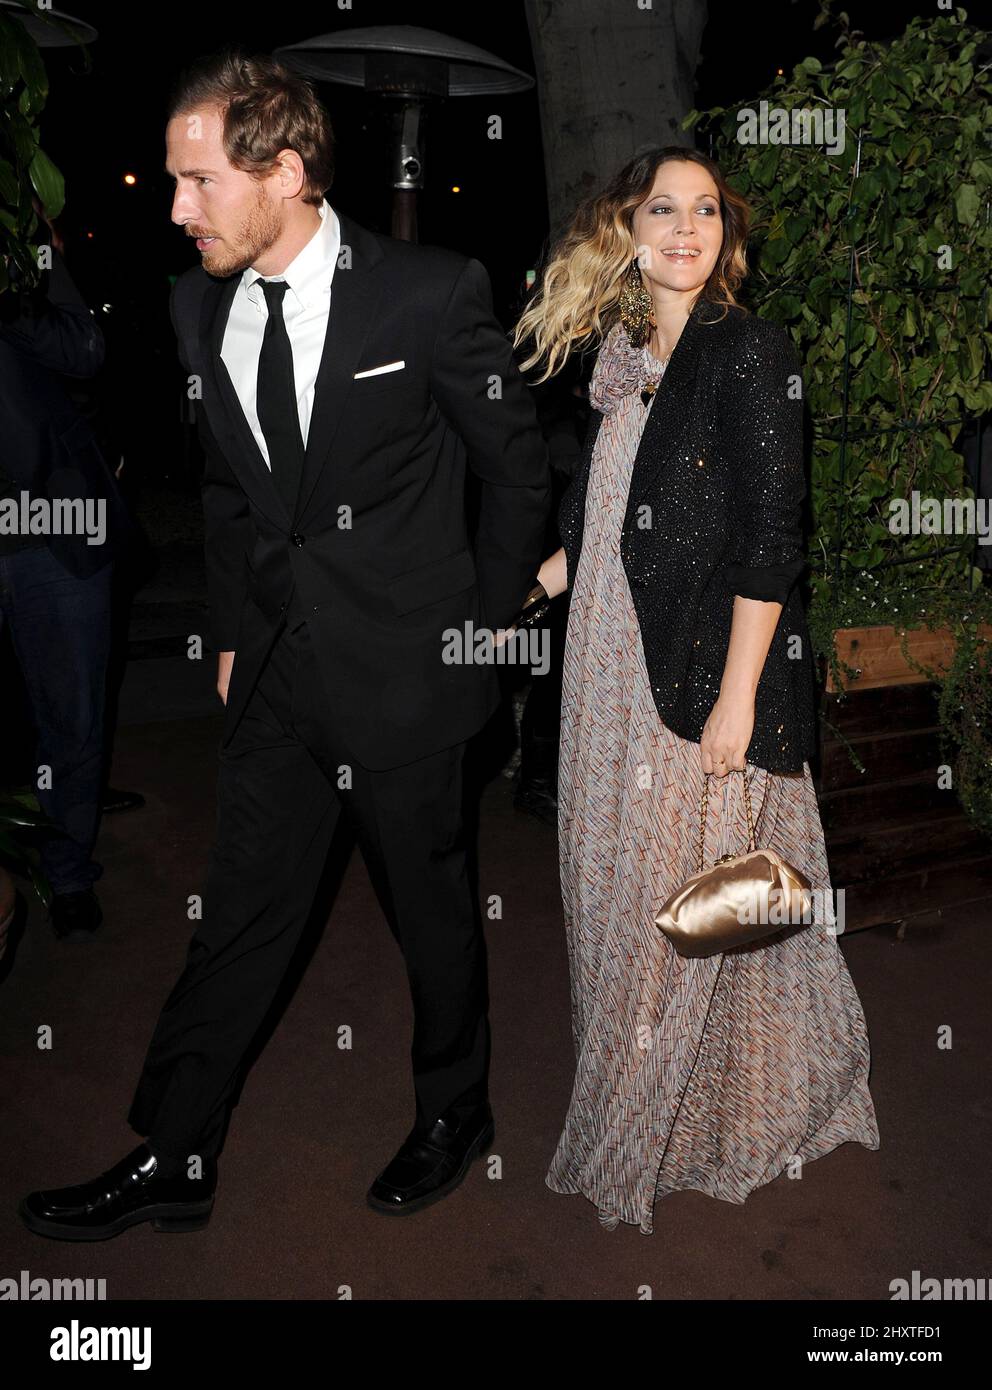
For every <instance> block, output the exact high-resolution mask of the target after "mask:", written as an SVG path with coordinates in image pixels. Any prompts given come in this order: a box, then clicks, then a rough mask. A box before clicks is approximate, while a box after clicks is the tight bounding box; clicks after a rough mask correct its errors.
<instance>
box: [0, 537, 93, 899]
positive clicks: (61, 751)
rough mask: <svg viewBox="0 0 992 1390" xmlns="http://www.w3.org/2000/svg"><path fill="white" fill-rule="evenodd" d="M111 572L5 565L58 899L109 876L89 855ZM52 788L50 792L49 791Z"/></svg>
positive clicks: (10, 561) (2, 578) (9, 616)
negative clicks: (79, 573)
mask: <svg viewBox="0 0 992 1390" xmlns="http://www.w3.org/2000/svg"><path fill="white" fill-rule="evenodd" d="M112 572H113V564H112V563H108V564H106V565H104V567H103V568H102V569H100V570H98V571H97V572H96V574H94V575H91V576H90V577H89V578H88V579H78V578H77V577H76V576H75V575H74V574H71V573H70V572H69V570H67V569H66V568H65V567H64V566H63V565H61V564H60V563H59V561H58V560H56V559H55V557H54V556H53V555H52V553H51V551H50V550H49V548H48V546H47V545H46V546H38V547H32V548H31V549H28V550H19V551H15V552H14V553H13V554H12V555H0V625H2V624H3V623H4V622H6V623H9V625H10V635H11V639H12V641H13V646H14V653H15V655H16V657H17V661H18V665H19V666H20V668H21V674H22V676H23V678H24V684H25V687H26V689H27V694H28V700H29V703H30V706H31V712H32V717H33V719H34V725H35V730H36V733H37V744H36V750H35V764H36V765H37V766H38V767H39V768H42V767H50V768H51V775H50V777H49V776H47V774H46V775H45V776H43V777H41V779H40V780H41V782H42V785H41V786H38V785H37V781H38V776H37V774H36V787H35V789H36V791H37V795H38V800H39V802H40V803H41V808H42V810H43V811H44V812H45V814H46V815H47V816H49V817H50V818H51V820H53V821H54V822H55V824H56V825H57V826H58V827H59V829H60V831H61V832H62V833H61V834H58V835H56V834H52V835H50V836H48V837H47V838H46V839H45V841H44V844H43V846H42V849H41V863H42V868H43V869H44V871H45V874H46V875H47V877H48V880H49V882H50V883H51V885H52V889H53V891H54V892H56V893H74V892H80V891H83V890H85V889H87V888H89V887H91V885H92V884H93V882H94V881H95V880H96V879H98V878H99V877H100V875H101V874H102V872H103V869H102V868H101V866H100V865H99V864H97V863H94V861H93V858H92V854H93V846H94V844H95V843H96V834H97V828H98V826H99V822H100V799H101V791H102V787H101V783H102V773H103V746H104V730H103V720H104V698H105V686H106V677H107V661H108V658H109V654H110V584H111V575H112ZM47 782H50V783H51V785H50V787H49V786H47V785H45V784H46V783H47Z"/></svg>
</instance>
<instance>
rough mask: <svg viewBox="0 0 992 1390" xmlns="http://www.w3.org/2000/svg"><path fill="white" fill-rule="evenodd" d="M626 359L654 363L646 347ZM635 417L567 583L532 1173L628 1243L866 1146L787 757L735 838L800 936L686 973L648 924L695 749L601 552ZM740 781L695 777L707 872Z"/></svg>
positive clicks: (864, 1094)
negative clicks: (778, 891)
mask: <svg viewBox="0 0 992 1390" xmlns="http://www.w3.org/2000/svg"><path fill="white" fill-rule="evenodd" d="M605 351H606V345H604V348H603V349H602V350H601V352H600V359H599V361H598V362H597V367H596V371H598V370H599V369H600V367H601V365H602V363H603V360H604V352H605ZM644 363H645V374H646V375H649V376H653V377H655V378H657V377H658V376H659V375H660V373H661V372H662V371H663V370H664V368H663V366H662V364H661V363H660V362H658V361H657V360H656V359H655V358H653V357H651V356H650V354H649V353H648V352H647V349H645V350H644ZM595 386H596V372H594V376H593V383H592V387H593V391H595ZM594 399H595V396H594ZM646 415H647V411H646V409H645V407H644V405H643V403H642V401H641V398H640V395H639V393H638V392H636V391H635V392H634V393H633V394H632V395H628V396H625V397H624V399H623V400H622V401H621V402H620V403H619V404H618V405H617V406H616V408H615V409H614V410H612V411H611V412H610V413H608V414H604V418H603V421H602V424H601V426H600V430H599V435H598V438H597V441H596V447H595V452H594V455H593V459H592V462H591V467H590V474H589V482H588V493H587V500H586V508H585V523H584V531H583V543H582V552H581V556H580V559H579V562H578V565H577V570H576V574H575V576H574V579H573V583H572V597H571V607H570V611H569V618H568V633H567V638H566V651H565V663H564V676H563V691H562V733H561V761H560V773H559V789H558V797H559V846H560V848H559V853H560V867H561V887H562V898H563V905H564V913H565V926H566V934H567V943H568V957H569V970H570V982H571V1005H572V1032H573V1039H574V1043H575V1053H576V1073H575V1081H574V1086H573V1090H572V1096H571V1101H570V1103H569V1107H568V1112H567V1114H566V1116H565V1121H564V1128H563V1131H562V1134H561V1137H560V1139H559V1141H558V1146H557V1149H556V1151H555V1154H554V1157H553V1159H552V1161H551V1165H550V1169H549V1171H548V1173H547V1176H546V1178H545V1182H546V1184H547V1186H548V1187H549V1188H550V1189H551V1190H552V1191H553V1192H557V1193H582V1194H584V1196H586V1197H587V1198H588V1199H589V1200H590V1201H591V1202H592V1203H594V1204H595V1206H596V1208H597V1213H598V1217H599V1220H600V1222H601V1223H602V1225H603V1226H605V1227H606V1228H607V1229H610V1230H612V1229H614V1228H615V1227H616V1226H617V1224H618V1223H619V1222H620V1221H624V1222H629V1223H631V1224H632V1225H636V1226H638V1227H639V1228H640V1230H641V1231H642V1232H643V1233H644V1234H645V1235H647V1234H650V1233H651V1231H652V1229H653V1209H654V1205H655V1201H656V1199H657V1198H658V1197H662V1196H666V1195H667V1194H669V1193H671V1192H675V1191H677V1190H679V1189H680V1188H694V1189H696V1190H698V1191H700V1192H706V1193H708V1194H709V1195H710V1196H712V1197H719V1198H721V1199H723V1200H724V1201H728V1202H738V1203H740V1202H743V1201H744V1200H745V1199H746V1198H747V1196H748V1195H749V1194H750V1193H751V1192H752V1191H753V1190H754V1189H755V1188H756V1187H760V1186H761V1185H762V1184H764V1183H767V1182H771V1181H772V1179H773V1178H776V1177H778V1176H779V1175H780V1174H782V1173H783V1172H785V1171H788V1172H789V1173H790V1174H796V1173H797V1172H798V1173H801V1164H802V1163H804V1162H808V1161H809V1160H810V1159H815V1158H819V1157H821V1156H822V1155H824V1154H827V1153H829V1152H830V1150H831V1149H834V1148H836V1147H837V1146H838V1145H840V1144H844V1143H849V1142H854V1143H859V1144H863V1145H864V1146H865V1148H868V1149H877V1148H878V1147H879V1137H878V1128H877V1124H876V1119H875V1110H874V1106H873V1103H872V1099H871V1095H870V1093H869V1090H868V1069H869V1048H868V1035H867V1029H866V1026H865V1018H864V1013H863V1011H862V1008H861V1002H860V1000H859V998H858V995H857V992H856V990H855V988H854V983H853V981H852V979H851V976H850V974H849V972H848V969H847V965H846V963H845V961H844V958H843V956H842V954H841V951H840V949H839V947H838V944H837V929H836V926H832V925H831V922H832V910H831V907H830V902H831V899H830V879H829V874H828V869H827V860H826V852H825V849H824V842H823V829H822V826H821V823H820V816H819V811H818V807H817V802H816V795H815V792H814V789H813V784H812V781H811V779H810V773H809V766H808V764H804V766H803V771H802V772H801V773H797V774H774V773H769V772H767V771H766V770H764V769H762V768H757V767H753V766H752V765H750V764H749V765H748V777H749V782H750V787H751V804H752V808H753V811H754V828H755V838H756V843H757V844H758V845H759V846H764V847H769V846H770V847H772V848H774V849H776V850H778V851H779V853H780V854H782V855H783V856H784V857H785V858H786V859H788V860H789V861H790V862H791V863H793V864H794V865H796V866H797V867H798V868H800V869H802V870H803V871H804V872H805V873H806V875H807V877H808V878H809V880H810V882H811V883H812V885H813V888H814V895H813V896H814V917H815V921H814V922H813V923H812V924H811V925H808V926H806V927H804V928H802V929H800V930H795V929H792V930H789V929H788V928H784V929H783V930H782V931H780V932H778V933H776V934H775V935H774V936H772V937H770V938H766V939H765V940H764V941H762V942H759V943H756V944H755V945H753V946H751V947H745V948H741V949H738V950H736V951H731V952H727V953H725V954H724V955H722V956H719V955H718V956H711V957H709V958H707V959H703V960H686V959H683V958H682V957H680V956H679V955H678V954H677V953H676V952H675V950H674V949H673V947H672V946H671V945H670V943H669V942H668V939H667V938H666V937H665V936H664V935H663V934H662V933H661V932H660V931H659V930H658V929H657V927H655V926H654V924H653V919H654V915H655V913H656V911H657V909H658V908H659V907H660V906H661V904H662V903H663V902H664V901H665V900H666V898H667V897H668V896H669V894H670V893H672V892H673V891H674V890H675V889H676V888H677V887H678V886H679V885H680V884H681V883H683V882H684V881H685V879H686V878H688V877H689V876H690V875H691V874H693V873H695V872H696V868H697V862H696V856H697V853H698V837H699V804H700V794H701V791H702V783H703V774H702V771H701V769H700V763H699V745H698V744H697V743H692V742H689V741H687V740H685V739H682V738H679V737H678V736H677V735H676V734H674V733H672V732H671V731H670V730H669V729H668V728H666V727H665V725H664V724H663V723H662V722H661V719H660V716H659V715H658V712H657V709H656V707H655V704H654V700H653V698H652V695H651V686H650V681H649V679H648V674H647V669H646V667H645V664H644V654H643V648H642V644H641V638H640V632H639V630H638V625H637V618H636V614H635V611H634V606H633V602H632V600H631V596H630V590H629V587H628V583H627V577H626V574H625V572H624V568H623V565H622V563H621V559H620V534H621V528H622V526H623V519H624V513H625V510H626V503H627V493H628V487H629V481H630V474H631V469H632V466H633V460H634V456H635V454H636V452H637V446H638V442H639V439H640V434H641V430H642V429H643V426H644V420H645V418H646ZM742 783H743V778H742V776H741V775H740V773H733V774H731V775H730V776H729V777H725V778H721V779H717V778H711V779H710V784H711V790H710V796H709V808H708V817H707V824H706V833H705V840H704V846H705V851H704V852H705V861H704V862H705V863H706V864H711V863H712V862H713V860H714V859H715V858H716V857H717V856H718V855H720V854H725V853H730V852H737V851H740V850H741V849H743V848H744V847H745V846H746V844H747V822H746V814H745V809H744V803H743V788H742ZM721 966H722V968H721Z"/></svg>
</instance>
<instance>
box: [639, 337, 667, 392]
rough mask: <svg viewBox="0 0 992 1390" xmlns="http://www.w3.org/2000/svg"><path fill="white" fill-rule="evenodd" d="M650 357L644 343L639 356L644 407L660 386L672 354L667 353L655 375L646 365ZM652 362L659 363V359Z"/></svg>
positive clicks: (649, 351)
mask: <svg viewBox="0 0 992 1390" xmlns="http://www.w3.org/2000/svg"><path fill="white" fill-rule="evenodd" d="M650 357H651V350H650V348H649V347H648V346H647V344H646V343H645V345H644V348H643V350H642V355H641V383H642V385H641V400H642V401H643V403H644V405H645V406H649V405H650V404H651V397H652V396H653V395H654V393H655V392H656V391H657V389H658V387H659V386H660V385H661V378H662V376H664V374H665V368H666V367H667V366H668V364H669V362H670V361H671V360H672V354H671V353H669V354H668V356H667V357H666V358H665V360H664V361H663V362H661V372H659V373H658V374H657V375H655V374H654V372H653V371H652V369H651V368H650V367H649V365H648V359H649V358H650ZM654 360H655V361H661V359H660V358H655V359H654Z"/></svg>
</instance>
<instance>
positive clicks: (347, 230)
mask: <svg viewBox="0 0 992 1390" xmlns="http://www.w3.org/2000/svg"><path fill="white" fill-rule="evenodd" d="M337 215H338V220H339V222H340V224H341V249H342V252H344V251H345V249H346V248H348V249H350V255H351V263H350V266H349V265H348V262H347V261H345V264H344V265H343V266H342V264H341V257H340V256H339V258H338V263H337V265H336V266H335V267H334V277H333V279H332V281H331V308H330V313H329V314H328V316H327V332H326V335H325V337H324V351H323V354H322V356H321V359H320V368H319V370H318V372H317V382H316V386H315V388H314V402H313V410H312V411H311V414H310V427H309V430H308V431H307V449H306V456H305V459H304V463H303V480H302V482H301V484H300V494H299V497H298V499H297V505H296V517H297V519H300V518H302V516H303V515H304V513H305V512H306V509H307V505H308V503H309V502H310V499H311V497H312V496H313V492H314V489H315V487H316V485H317V482H318V479H319V478H320V475H321V470H322V469H323V468H324V466H325V464H326V463H327V458H328V454H329V453H330V451H331V445H332V444H333V443H334V439H335V436H336V434H337V430H338V425H339V424H340V421H341V413H342V409H343V407H344V403H345V400H346V398H347V395H348V392H349V391H350V390H351V387H352V379H353V377H354V375H355V372H356V370H357V369H358V363H359V362H360V360H361V355H362V351H363V349H364V347H365V341H366V339H367V338H368V335H369V330H370V328H371V327H372V324H373V322H374V321H375V314H376V310H377V308H378V304H379V300H380V298H381V297H382V285H381V284H377V283H376V276H375V274H374V270H375V267H376V266H377V265H378V264H379V262H380V261H381V260H382V258H383V256H382V251H381V249H380V247H379V244H378V242H377V241H376V239H375V238H374V237H373V236H371V235H370V234H369V233H368V232H366V231H365V229H364V228H363V227H360V226H359V225H358V223H357V222H353V221H352V220H351V218H350V217H344V216H342V215H341V213H338V214H337Z"/></svg>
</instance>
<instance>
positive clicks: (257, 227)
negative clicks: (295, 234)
mask: <svg viewBox="0 0 992 1390" xmlns="http://www.w3.org/2000/svg"><path fill="white" fill-rule="evenodd" d="M281 232H282V221H281V219H280V217H279V212H278V209H277V208H275V207H273V206H272V204H271V203H270V202H269V200H268V199H267V198H266V196H265V192H264V190H263V189H261V188H260V189H259V194H258V198H257V199H256V201H255V202H254V204H253V205H252V206H251V207H250V208H249V210H248V216H247V217H246V218H245V221H244V224H243V225H242V227H241V228H240V230H239V232H238V235H237V237H236V238H235V239H232V240H229V239H228V238H226V237H225V238H223V239H221V240H218V241H217V242H216V244H215V245H214V246H213V247H212V248H211V249H210V250H209V251H201V253H200V264H201V265H202V266H203V269H204V270H205V271H206V272H207V273H208V275H216V276H218V277H219V278H221V279H223V278H225V277H226V276H228V275H236V274H237V273H238V272H239V271H241V270H247V269H248V267H249V266H250V265H254V263H255V262H256V261H257V260H258V259H259V258H260V257H261V256H263V255H264V254H265V252H266V251H268V249H269V247H270V246H272V245H273V244H274V243H275V242H276V241H277V240H278V239H279V236H280V234H281Z"/></svg>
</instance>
